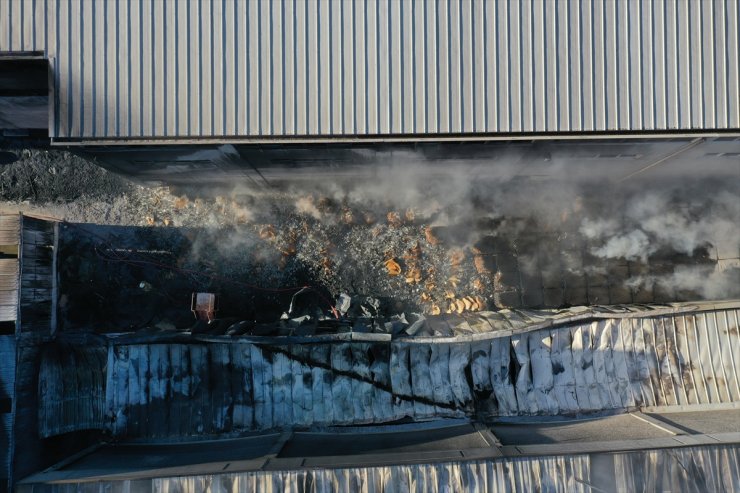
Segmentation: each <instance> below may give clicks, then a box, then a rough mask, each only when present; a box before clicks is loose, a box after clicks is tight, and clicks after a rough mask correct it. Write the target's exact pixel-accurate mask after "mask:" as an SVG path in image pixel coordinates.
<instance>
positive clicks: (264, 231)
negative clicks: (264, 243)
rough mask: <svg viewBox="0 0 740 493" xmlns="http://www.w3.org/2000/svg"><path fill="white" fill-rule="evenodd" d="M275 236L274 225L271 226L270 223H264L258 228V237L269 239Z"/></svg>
mask: <svg viewBox="0 0 740 493" xmlns="http://www.w3.org/2000/svg"><path fill="white" fill-rule="evenodd" d="M275 236H276V233H275V226H273V225H272V224H266V225H264V226H262V227H261V228H260V230H259V237H260V239H262V240H271V239H273V238H275Z"/></svg>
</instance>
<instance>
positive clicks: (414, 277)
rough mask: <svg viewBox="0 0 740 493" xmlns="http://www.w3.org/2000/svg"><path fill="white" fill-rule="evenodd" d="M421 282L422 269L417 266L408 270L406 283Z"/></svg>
mask: <svg viewBox="0 0 740 493" xmlns="http://www.w3.org/2000/svg"><path fill="white" fill-rule="evenodd" d="M420 282H421V269H419V268H418V267H416V266H412V267H409V268H408V269H407V270H406V283H408V284H419V283H420Z"/></svg>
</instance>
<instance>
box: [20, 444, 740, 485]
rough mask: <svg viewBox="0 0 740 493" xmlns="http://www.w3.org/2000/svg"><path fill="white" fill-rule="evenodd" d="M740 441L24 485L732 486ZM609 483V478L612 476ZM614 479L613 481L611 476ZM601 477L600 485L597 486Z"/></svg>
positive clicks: (739, 475) (737, 480) (737, 478)
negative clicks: (609, 452) (608, 453)
mask: <svg viewBox="0 0 740 493" xmlns="http://www.w3.org/2000/svg"><path fill="white" fill-rule="evenodd" d="M739 459H740V449H738V447H733V446H715V447H712V446H707V447H686V448H681V449H661V450H649V451H639V452H624V453H618V454H613V456H606V455H568V456H553V457H522V458H502V459H496V460H488V461H458V462H441V463H435V464H412V465H387V466H366V467H350V468H333V469H329V468H310V469H309V468H305V469H299V470H293V471H250V472H236V473H221V474H201V475H191V476H184V475H183V476H177V477H160V478H152V479H119V480H116V479H104V480H102V481H98V482H85V483H83V482H77V483H75V482H73V481H70V480H68V481H59V482H56V483H32V482H26V483H25V484H21V485H19V486H18V487H17V489H18V491H20V492H21V493H67V492H78V491H85V492H90V493H93V492H95V493H98V492H100V493H104V492H108V491H134V490H135V489H137V491H154V492H158V493H174V492H182V491H222V492H226V493H232V492H233V493H236V492H252V491H260V492H261V491H265V492H269V491H304V492H307V493H314V492H323V491H356V492H359V493H365V492H375V491H429V492H438V491H439V492H443V491H470V492H499V491H501V492H511V491H522V492H524V491H558V492H560V491H567V492H578V491H584V492H592V491H605V490H604V489H602V488H600V487H601V486H611V488H612V489H610V490H609V491H611V490H613V491H737V489H738V488H739V487H740V471H738V466H737V464H738V460H739ZM610 480H611V481H612V482H611V484H608V482H609V481H610ZM614 480H616V484H615V482H614ZM597 485H598V486H597Z"/></svg>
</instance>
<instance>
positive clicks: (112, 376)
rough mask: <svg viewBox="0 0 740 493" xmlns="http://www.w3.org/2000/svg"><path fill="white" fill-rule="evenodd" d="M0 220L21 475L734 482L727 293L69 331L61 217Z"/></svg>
mask: <svg viewBox="0 0 740 493" xmlns="http://www.w3.org/2000/svg"><path fill="white" fill-rule="evenodd" d="M3 220H4V222H3V224H5V225H6V230H7V231H8V237H9V238H10V235H9V233H10V232H12V231H15V236H13V238H15V241H17V242H19V243H18V244H17V245H18V246H17V251H18V252H19V256H18V258H17V259H16V260H15V262H17V267H16V270H15V271H14V272H15V274H14V275H15V277H14V278H13V279H14V281H11V282H15V283H17V284H16V285H17V286H19V287H20V289H17V290H9V291H6V293H10V294H8V295H6V296H5V297H4V298H3V302H4V303H6V304H9V302H10V301H15V302H16V303H17V305H16V306H17V311H16V312H15V320H14V327H15V331H14V332H11V333H10V334H8V335H6V336H3V337H5V338H6V339H7V343H6V344H5V346H7V347H8V348H9V351H8V358H6V359H5V360H4V361H5V364H7V365H10V366H8V367H7V368H6V369H5V370H4V372H3V375H5V376H4V377H3V378H4V380H3V385H5V388H7V389H8V390H7V392H8V396H9V397H8V399H9V400H10V401H11V405H10V406H9V407H10V410H9V412H8V413H7V414H6V415H7V416H8V418H9V420H8V427H7V428H6V429H7V430H8V435H7V436H8V437H9V441H8V443H7V445H6V447H7V448H5V449H4V454H6V455H5V457H7V459H6V462H5V463H6V464H7V466H6V467H7V469H6V471H7V472H6V474H8V477H11V474H15V475H16V476H15V477H16V479H15V480H14V482H16V481H18V483H17V489H18V490H19V491H66V490H67V488H70V487H73V488H93V489H97V488H103V489H105V488H132V489H136V490H137V491H159V490H171V489H172V490H178V489H184V490H188V491H190V490H195V491H197V490H200V489H204V488H216V487H218V488H222V489H225V490H226V491H239V490H240V489H241V488H246V489H257V490H259V489H261V488H263V487H266V485H268V484H270V485H273V487H277V488H289V487H293V486H295V485H297V484H302V485H304V487H305V488H307V489H308V490H310V491H318V490H321V489H322V488H329V489H337V488H338V489H344V488H345V487H347V488H349V487H352V486H350V485H355V486H356V488H358V489H360V490H363V491H365V490H367V491H370V490H372V489H373V488H381V489H383V488H387V487H391V485H394V486H395V487H398V486H399V485H402V484H406V485H407V486H408V487H409V488H413V487H414V486H412V485H417V487H420V485H426V486H424V488H427V489H431V490H436V489H438V488H439V489H443V488H445V487H458V486H459V487H463V488H467V489H478V490H486V489H491V488H493V489H499V488H504V489H505V488H514V489H527V488H529V487H543V488H544V487H547V488H555V489H569V490H576V491H578V490H583V491H589V490H590V489H591V488H602V487H603V486H608V485H611V486H610V487H612V488H613V487H614V486H613V485H615V484H616V485H618V487H619V488H631V487H634V486H635V485H647V484H649V485H652V486H654V487H660V488H670V487H675V486H676V485H680V484H693V485H695V486H696V487H697V488H709V489H712V488H717V489H732V488H735V487H737V486H738V477H739V476H738V474H737V471H736V470H735V468H736V462H737V460H736V458H737V457H736V456H737V450H738V449H737V442H738V436H739V435H738V433H740V430H737V429H736V423H737V409H736V407H737V402H740V359H739V358H737V354H738V350H739V349H740V338H739V336H738V331H737V327H738V320H739V318H740V302H738V301H733V300H727V301H702V302H673V303H660V304H659V303H652V304H626V305H608V306H598V305H592V306H583V307H571V308H549V309H548V308H540V309H526V308H520V309H503V310H497V311H480V312H476V313H465V314H463V315H457V314H441V315H428V316H425V317H421V318H420V319H418V320H416V322H413V323H409V322H408V321H406V322H405V324H403V323H402V324H401V325H400V326H399V327H400V330H389V331H385V330H373V329H372V328H371V327H370V328H367V329H362V328H361V327H360V326H357V325H356V324H355V325H354V326H353V325H352V324H351V323H350V325H349V326H348V327H346V328H342V327H341V326H335V329H334V331H325V332H323V333H305V334H300V333H297V332H295V331H293V332H287V333H284V334H283V335H280V331H279V330H278V331H276V332H272V333H266V334H265V335H259V334H258V333H255V332H254V331H244V332H243V333H241V334H236V333H232V335H227V334H225V333H223V332H202V331H198V330H194V328H195V327H197V323H196V325H194V326H193V327H191V328H189V329H185V330H183V329H180V330H172V329H167V330H158V331H150V330H143V331H141V330H139V331H133V332H132V331H123V332H121V331H120V330H118V331H116V330H114V331H107V332H105V331H103V332H101V331H90V330H86V331H85V330H83V331H80V330H78V329H74V328H73V327H69V326H67V325H65V322H64V321H63V320H56V319H55V317H52V316H51V314H50V312H51V311H52V310H54V311H58V310H59V309H58V308H57V307H58V303H59V301H58V299H57V298H58V296H59V293H60V292H61V293H69V292H68V291H65V287H64V279H65V278H64V277H62V278H61V279H60V280H61V284H60V285H57V281H53V280H54V279H59V277H58V275H57V272H56V268H57V266H58V265H59V264H60V263H63V262H69V261H70V259H60V258H58V257H57V254H58V252H59V251H62V252H64V251H66V249H65V246H64V244H61V245H60V244H59V242H60V238H61V241H62V243H63V242H64V241H65V240H64V238H65V236H64V235H61V236H60V234H59V232H60V231H62V230H64V228H65V227H66V226H65V224H60V223H57V222H50V221H47V220H41V219H36V218H31V217H25V216H3ZM101 241H102V240H101ZM102 244H104V243H101V245H102ZM6 250H8V251H11V250H12V251H13V252H15V251H16V250H14V249H10V248H6ZM39 255H43V256H44V257H43V258H42V257H40V256H39ZM78 261H82V260H78ZM151 288H153V286H152V287H150V289H151ZM140 289H141V288H140ZM149 292H150V293H151V291H149ZM52 293H56V294H52ZM64 296H67V295H66V294H65V295H64ZM54 300H56V301H54ZM64 303H69V301H68V300H65V301H64ZM182 306H183V309H184V310H186V311H188V309H189V304H188V300H184V301H183V304H182ZM52 307H54V308H52ZM19 315H20V316H19ZM191 316H192V315H191ZM217 321H218V319H217V320H214V322H217ZM26 322H28V324H29V327H30V328H29V329H26V328H25V327H26V326H25V323H26ZM207 323H208V322H207ZM234 323H236V324H238V322H232V324H234ZM281 323H283V324H284V323H285V321H283V322H280V321H276V322H275V324H278V325H279V324H281ZM54 324H57V325H56V327H55V326H54ZM60 327H61V328H60ZM352 327H354V328H355V329H357V330H355V329H353V328H352ZM699 415H701V416H704V415H711V416H713V417H714V418H713V419H711V420H708V421H707V420H705V419H703V418H701V417H699ZM610 434H613V436H610ZM360 437H362V438H361V439H360ZM566 443H567V445H566ZM87 445H91V446H92V447H91V448H87V449H85V447H86V446H87ZM72 450H78V451H81V454H80V455H78V456H75V458H74V459H73V460H71V459H70V460H65V458H66V457H69V455H70V451H72ZM605 452H609V453H605ZM122 457H129V458H130V459H129V460H126V461H123V462H121V461H120V458H122ZM672 461H673V462H675V461H677V462H678V463H679V464H681V466H682V467H669V466H668V463H669V462H672ZM55 462H56V465H54V466H53V467H51V468H49V469H46V470H43V469H44V468H46V467H48V466H49V465H51V464H53V463H55ZM116 463H118V465H116ZM42 470H43V471H42ZM721 471H724V472H721ZM217 485H218V486H217ZM373 485H374V486H373ZM455 485H457V486H455ZM353 488H354V487H353ZM607 490H608V488H607Z"/></svg>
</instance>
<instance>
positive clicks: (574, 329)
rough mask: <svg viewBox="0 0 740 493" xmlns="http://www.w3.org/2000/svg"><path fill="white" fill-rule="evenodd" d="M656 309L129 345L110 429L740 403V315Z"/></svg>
mask: <svg viewBox="0 0 740 493" xmlns="http://www.w3.org/2000/svg"><path fill="white" fill-rule="evenodd" d="M648 313H650V312H646V313H645V312H643V313H641V312H639V311H638V312H629V311H627V310H624V311H623V312H622V313H620V314H617V313H612V315H611V316H612V317H613V318H609V316H608V315H604V316H603V317H598V318H596V319H592V320H590V321H587V320H582V319H581V320H573V321H570V322H568V323H565V324H562V325H559V326H555V327H550V326H545V327H544V328H538V325H539V326H541V325H542V324H544V322H543V321H541V320H534V321H533V323H534V327H535V328H531V329H530V330H528V331H526V330H521V331H518V332H517V333H515V334H513V335H512V334H511V333H500V334H496V333H495V332H494V333H493V336H492V337H490V338H488V339H483V340H470V339H464V338H439V339H438V340H436V341H435V340H433V338H428V337H425V338H420V339H419V340H414V339H413V338H408V339H405V340H401V341H393V340H391V341H375V342H371V341H343V342H340V341H334V342H331V341H325V342H315V343H311V342H307V341H303V342H301V343H287V342H280V340H279V339H273V340H271V341H270V342H267V341H265V342H264V343H259V342H256V341H255V340H249V341H244V342H238V340H233V342H223V341H220V342H215V341H214V342H210V343H204V342H203V341H201V342H199V343H193V344H185V343H171V344H150V345H146V344H128V345H126V344H118V345H114V346H112V347H111V350H110V352H109V356H108V363H107V368H108V370H107V372H108V376H107V385H108V388H107V398H106V400H107V409H108V411H107V412H108V419H107V421H108V422H109V423H111V426H112V431H113V432H114V434H116V435H124V436H170V435H199V434H211V433H225V432H232V431H240V430H266V429H271V428H281V427H291V426H294V425H296V424H301V425H304V426H328V425H349V424H361V423H382V422H390V421H395V420H398V419H402V418H405V417H410V418H412V419H415V420H425V419H430V418H434V417H436V418H440V417H464V416H469V415H473V414H476V415H480V413H484V414H487V415H489V416H523V415H572V414H576V413H588V412H600V411H606V410H628V409H635V408H640V407H643V406H661V407H662V406H667V407H671V406H685V405H694V404H700V405H718V404H727V403H737V402H740V386H739V385H738V375H740V358H737V356H736V355H737V354H740V337H739V336H738V330H737V327H738V319H739V318H740V308H737V307H733V306H729V307H726V308H719V307H716V308H715V309H713V310H704V311H689V312H680V311H679V312H677V313H670V312H666V313H663V314H659V315H653V316H648ZM193 342H195V341H193ZM233 346H236V348H234V347H233ZM370 355H372V357H371V356H370ZM185 382H187V384H185ZM235 388H236V389H237V391H234V389H235ZM479 389H490V392H485V391H484V392H481V391H479ZM180 403H187V405H181V404H180ZM137 416H147V417H148V418H147V419H148V422H149V425H146V424H145V423H144V422H143V421H141V420H140V419H138V418H137ZM160 421H161V424H162V425H161V426H152V423H156V422H160ZM169 421H173V422H170V423H169V425H168V422H169Z"/></svg>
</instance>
